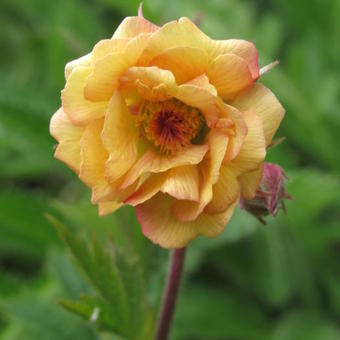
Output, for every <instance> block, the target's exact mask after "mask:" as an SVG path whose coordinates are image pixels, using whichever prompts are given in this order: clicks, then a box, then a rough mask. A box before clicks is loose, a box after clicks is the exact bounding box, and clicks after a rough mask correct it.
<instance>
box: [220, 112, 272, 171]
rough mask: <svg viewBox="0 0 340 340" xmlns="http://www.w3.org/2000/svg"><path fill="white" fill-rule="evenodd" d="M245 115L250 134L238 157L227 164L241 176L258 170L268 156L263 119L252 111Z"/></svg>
mask: <svg viewBox="0 0 340 340" xmlns="http://www.w3.org/2000/svg"><path fill="white" fill-rule="evenodd" d="M243 115H244V120H245V122H246V124H247V126H248V134H247V136H246V138H245V140H244V143H243V145H242V148H241V150H240V152H239V153H238V155H237V157H236V158H235V159H234V160H232V161H231V162H225V164H226V165H228V164H229V165H230V166H232V167H233V168H234V169H235V171H237V172H238V173H239V174H243V173H245V172H249V171H254V170H257V169H258V168H259V166H260V164H262V162H263V160H264V158H265V156H266V141H265V137H264V131H263V124H262V120H261V118H260V117H258V116H257V115H256V114H255V113H254V112H252V111H245V112H244V113H243Z"/></svg>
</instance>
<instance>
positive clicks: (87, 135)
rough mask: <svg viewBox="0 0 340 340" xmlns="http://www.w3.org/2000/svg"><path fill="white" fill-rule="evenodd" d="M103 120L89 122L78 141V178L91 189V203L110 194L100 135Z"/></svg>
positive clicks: (105, 154)
mask: <svg viewBox="0 0 340 340" xmlns="http://www.w3.org/2000/svg"><path fill="white" fill-rule="evenodd" d="M103 124H104V119H103V118H102V119H98V120H95V121H93V122H91V123H90V124H89V125H88V126H87V128H86V129H85V131H84V134H83V136H82V138H81V141H80V151H81V160H82V162H81V165H80V174H79V178H80V179H81V180H82V181H83V182H84V183H86V184H87V185H88V186H89V187H91V188H92V202H96V201H98V200H99V199H100V198H102V197H105V196H107V195H109V194H110V193H111V188H110V185H109V183H108V181H107V179H106V177H105V162H106V160H107V159H108V157H109V155H108V153H107V151H106V150H105V149H104V147H103V144H102V141H101V138H100V135H101V132H102V130H103Z"/></svg>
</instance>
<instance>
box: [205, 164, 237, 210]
mask: <svg viewBox="0 0 340 340" xmlns="http://www.w3.org/2000/svg"><path fill="white" fill-rule="evenodd" d="M239 195H240V183H239V180H238V179H237V174H236V173H235V172H234V171H233V169H232V168H230V167H227V166H225V165H222V166H221V168H220V176H219V178H218V181H217V183H216V184H214V186H213V199H212V200H211V202H210V203H209V204H208V205H207V206H206V207H205V209H204V212H206V213H208V214H217V213H222V212H223V211H225V210H227V209H228V207H229V206H230V205H231V204H233V203H234V202H235V200H237V198H238V197H239Z"/></svg>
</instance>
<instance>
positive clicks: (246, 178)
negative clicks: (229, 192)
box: [240, 163, 263, 199]
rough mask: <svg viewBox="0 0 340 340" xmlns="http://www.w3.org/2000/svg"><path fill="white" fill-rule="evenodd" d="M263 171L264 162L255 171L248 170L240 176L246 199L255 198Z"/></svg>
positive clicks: (242, 192)
mask: <svg viewBox="0 0 340 340" xmlns="http://www.w3.org/2000/svg"><path fill="white" fill-rule="evenodd" d="M262 171H263V163H262V164H260V166H259V169H257V170H255V171H250V172H246V173H245V174H243V175H241V176H240V184H241V196H242V197H243V198H245V199H253V198H254V197H255V194H256V189H257V188H258V186H259V185H260V183H261V179H262Z"/></svg>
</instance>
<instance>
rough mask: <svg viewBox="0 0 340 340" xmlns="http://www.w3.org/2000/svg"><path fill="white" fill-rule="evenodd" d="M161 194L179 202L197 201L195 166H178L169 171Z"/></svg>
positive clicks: (196, 172)
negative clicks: (165, 194)
mask: <svg viewBox="0 0 340 340" xmlns="http://www.w3.org/2000/svg"><path fill="white" fill-rule="evenodd" d="M161 191H162V192H164V193H167V194H169V195H170V196H172V197H174V198H177V199H179V200H190V201H198V200H199V173H198V168H197V166H196V165H186V166H179V167H176V168H173V169H170V170H169V171H168V173H167V177H166V181H165V182H164V184H163V185H162V189H161Z"/></svg>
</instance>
